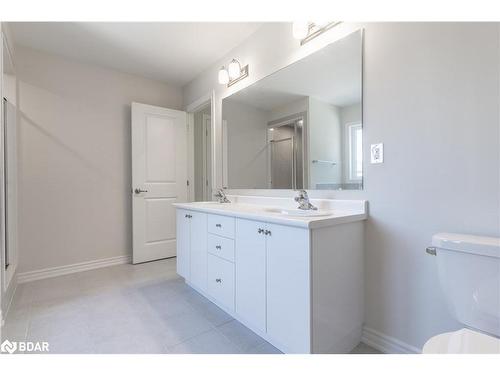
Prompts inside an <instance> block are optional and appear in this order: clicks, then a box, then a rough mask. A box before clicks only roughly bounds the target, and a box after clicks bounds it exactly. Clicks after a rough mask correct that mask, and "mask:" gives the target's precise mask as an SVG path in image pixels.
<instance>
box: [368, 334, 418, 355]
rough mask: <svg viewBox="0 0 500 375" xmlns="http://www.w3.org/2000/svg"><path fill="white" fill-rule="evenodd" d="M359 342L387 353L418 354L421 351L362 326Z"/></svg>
mask: <svg viewBox="0 0 500 375" xmlns="http://www.w3.org/2000/svg"><path fill="white" fill-rule="evenodd" d="M361 342H363V343H365V344H366V345H369V346H371V347H372V348H375V349H377V350H380V351H381V352H383V353H387V354H420V353H422V351H421V350H420V349H419V348H417V347H415V346H412V345H409V344H407V343H405V342H402V341H400V340H398V339H396V338H394V337H391V336H387V335H384V334H383V333H380V332H378V331H376V330H374V329H372V328H368V327H363V335H362V336H361Z"/></svg>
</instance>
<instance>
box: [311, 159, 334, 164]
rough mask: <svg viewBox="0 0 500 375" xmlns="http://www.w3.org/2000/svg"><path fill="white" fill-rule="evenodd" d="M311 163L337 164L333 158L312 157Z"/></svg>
mask: <svg viewBox="0 0 500 375" xmlns="http://www.w3.org/2000/svg"><path fill="white" fill-rule="evenodd" d="M312 163H313V164H330V165H337V163H335V162H334V161H333V160H318V159H314V160H313V161H312Z"/></svg>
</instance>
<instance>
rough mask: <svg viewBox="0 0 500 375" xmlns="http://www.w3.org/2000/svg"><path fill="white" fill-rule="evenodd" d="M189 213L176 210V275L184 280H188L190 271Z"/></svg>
mask: <svg viewBox="0 0 500 375" xmlns="http://www.w3.org/2000/svg"><path fill="white" fill-rule="evenodd" d="M188 215H189V211H186V210H180V209H177V273H178V274H179V275H181V276H182V277H184V278H185V279H186V280H189V278H190V272H189V271H190V269H191V265H190V264H191V260H190V253H191V250H190V248H191V244H190V242H191V234H190V220H189V217H188Z"/></svg>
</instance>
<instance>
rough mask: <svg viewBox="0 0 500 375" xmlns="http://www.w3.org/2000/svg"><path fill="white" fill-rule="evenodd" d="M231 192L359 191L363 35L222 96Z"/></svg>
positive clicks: (354, 36)
mask: <svg viewBox="0 0 500 375" xmlns="http://www.w3.org/2000/svg"><path fill="white" fill-rule="evenodd" d="M222 119H223V124H224V126H223V132H224V133H225V134H223V140H224V144H223V148H224V149H226V150H227V152H226V153H225V157H224V161H223V162H224V163H225V166H224V171H225V173H226V174H227V175H226V176H225V180H226V181H227V186H228V187H229V188H230V189H302V188H304V189H327V190H339V189H361V188H362V184H363V147H362V145H363V135H362V132H363V130H362V32H361V31H357V32H355V33H353V34H350V35H348V36H347V37H345V38H343V39H341V40H339V41H336V42H334V43H332V44H330V45H328V46H326V47H324V48H323V49H321V50H319V51H317V52H315V53H313V54H311V55H309V56H307V57H305V58H304V59H302V60H299V61H298V62H296V63H294V64H291V65H289V66H287V67H285V68H283V69H281V70H279V71H277V72H275V73H273V74H271V75H269V76H268V77H265V78H263V79H262V80H260V81H258V82H256V83H255V84H253V85H251V86H249V87H246V88H244V89H242V90H240V91H238V92H236V93H235V94H233V95H231V96H229V97H227V98H225V99H224V100H223V102H222Z"/></svg>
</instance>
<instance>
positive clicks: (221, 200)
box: [214, 189, 231, 203]
mask: <svg viewBox="0 0 500 375" xmlns="http://www.w3.org/2000/svg"><path fill="white" fill-rule="evenodd" d="M214 197H215V198H217V199H219V203H231V201H230V200H229V199H227V197H226V194H225V193H224V190H222V189H219V190H217V193H215V194H214Z"/></svg>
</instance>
